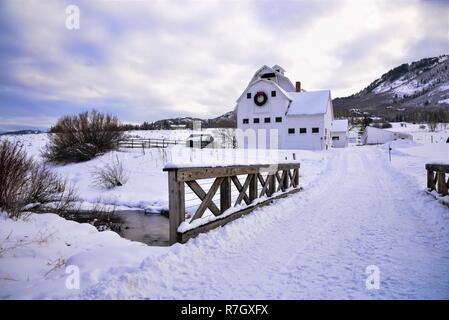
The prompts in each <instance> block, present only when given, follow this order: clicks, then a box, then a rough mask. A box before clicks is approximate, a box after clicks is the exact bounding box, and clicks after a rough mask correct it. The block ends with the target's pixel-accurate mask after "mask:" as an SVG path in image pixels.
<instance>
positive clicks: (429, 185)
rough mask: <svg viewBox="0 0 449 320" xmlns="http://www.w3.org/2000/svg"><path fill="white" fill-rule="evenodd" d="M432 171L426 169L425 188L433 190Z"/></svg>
mask: <svg viewBox="0 0 449 320" xmlns="http://www.w3.org/2000/svg"><path fill="white" fill-rule="evenodd" d="M434 178H435V177H434V174H433V170H430V169H427V188H429V189H431V190H435V180H434Z"/></svg>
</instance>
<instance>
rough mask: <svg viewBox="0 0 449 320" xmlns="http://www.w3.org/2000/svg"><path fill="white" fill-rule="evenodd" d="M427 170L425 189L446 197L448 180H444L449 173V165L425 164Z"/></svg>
mask: <svg viewBox="0 0 449 320" xmlns="http://www.w3.org/2000/svg"><path fill="white" fill-rule="evenodd" d="M426 170H427V188H428V189H429V190H430V191H432V190H436V191H437V192H438V193H439V194H441V195H444V196H447V195H448V189H449V180H448V179H446V173H449V164H437V163H428V164H426Z"/></svg>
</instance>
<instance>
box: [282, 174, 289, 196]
mask: <svg viewBox="0 0 449 320" xmlns="http://www.w3.org/2000/svg"><path fill="white" fill-rule="evenodd" d="M289 172H290V169H285V170H284V173H285V177H284V180H283V181H282V184H283V188H282V191H285V190H287V189H288V186H289V183H288V182H289Z"/></svg>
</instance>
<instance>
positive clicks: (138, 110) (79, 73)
mask: <svg viewBox="0 0 449 320" xmlns="http://www.w3.org/2000/svg"><path fill="white" fill-rule="evenodd" d="M74 3H76V4H78V5H79V6H80V9H81V29H80V30H78V31H69V30H67V29H65V27H64V26H65V23H64V9H65V5H64V4H63V3H62V2H56V1H48V2H47V1H39V2H38V1H33V2H28V1H26V2H25V1H8V2H7V4H5V8H6V9H7V12H8V15H9V19H8V21H9V23H11V24H13V25H14V27H16V30H17V32H18V35H19V36H20V39H19V40H20V43H21V47H22V52H23V54H22V55H19V56H16V57H14V58H9V60H8V61H7V63H8V65H9V66H10V68H11V69H12V71H13V72H12V74H11V75H10V81H11V82H12V83H14V85H19V86H23V87H26V88H28V89H29V92H30V96H31V97H33V98H36V99H41V100H46V99H48V100H52V101H55V100H56V101H61V102H64V101H66V102H69V103H71V104H78V105H80V108H81V107H82V108H86V107H88V106H91V105H95V106H100V107H101V106H102V105H105V104H108V103H115V105H114V107H116V108H118V109H120V108H122V109H121V110H122V114H121V116H122V117H123V118H125V120H129V121H143V120H156V119H159V118H162V117H164V116H168V115H170V116H173V115H198V116H202V117H207V116H217V115H219V114H221V113H224V112H226V111H228V110H230V109H231V108H233V106H234V103H235V99H236V98H237V97H238V96H239V95H240V93H241V90H243V89H244V87H245V86H246V84H247V82H248V81H249V79H250V77H251V76H252V74H253V72H254V71H255V70H256V69H257V68H258V67H259V66H260V65H262V64H269V65H270V64H275V63H277V64H280V65H282V66H283V67H284V68H285V69H286V70H287V75H288V76H289V77H291V79H292V81H295V80H301V81H302V83H303V85H304V87H305V88H307V89H319V88H329V89H331V90H333V96H334V97H335V96H339V95H347V94H351V93H354V92H355V91H358V90H360V89H362V88H363V87H364V86H366V85H368V84H369V82H370V81H372V80H374V79H375V78H376V77H378V76H380V75H381V74H382V73H383V72H385V71H387V70H388V69H389V68H391V67H394V66H395V65H396V64H400V63H403V62H408V61H409V60H410V58H411V57H413V58H417V57H416V55H414V54H413V52H410V50H411V49H410V48H412V47H413V45H415V44H416V43H419V41H422V40H423V38H425V37H426V35H428V34H432V30H429V29H430V28H433V27H434V26H435V24H436V22H435V21H434V22H433V23H431V24H430V23H429V24H426V23H424V21H426V19H428V18H429V14H433V19H434V20H438V19H440V17H439V16H438V15H437V16H435V15H434V13H435V12H434V10H433V9H428V7H429V6H430V5H427V4H422V3H420V2H418V1H390V0H384V1H381V0H379V1H360V0H352V1H351V0H341V1H338V2H337V1H319V2H315V1H314V2H313V3H312V2H310V1H281V3H280V4H279V3H278V5H276V4H275V3H274V2H271V1H270V2H258V1H251V2H250V1H241V2H240V1H239V2H231V1H227V2H222V1H194V2H190V3H187V2H186V1H170V2H165V1H147V2H145V1H74ZM445 8H446V9H447V7H445ZM442 17H443V19H444V20H446V19H447V17H446V15H445V14H443V15H442ZM446 23H447V21H446ZM444 34H445V36H446V32H444ZM434 37H435V40H434V41H441V38H440V37H439V35H438V34H437V35H435V34H434ZM420 53H421V54H422V55H437V54H442V53H444V52H436V51H435V50H432V48H420ZM1 85H2V86H6V85H8V86H10V85H11V84H9V83H4V82H3V83H1ZM0 108H2V106H1V105H0ZM30 112H32V111H31V110H30ZM58 112H59V113H63V112H64V110H63V109H62V110H59V111H58Z"/></svg>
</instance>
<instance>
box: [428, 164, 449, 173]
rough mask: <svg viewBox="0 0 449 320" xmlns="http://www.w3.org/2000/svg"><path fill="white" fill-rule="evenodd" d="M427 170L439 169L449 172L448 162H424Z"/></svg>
mask: <svg viewBox="0 0 449 320" xmlns="http://www.w3.org/2000/svg"><path fill="white" fill-rule="evenodd" d="M426 169H427V170H432V171H439V172H444V173H449V164H443V163H428V164H426Z"/></svg>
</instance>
